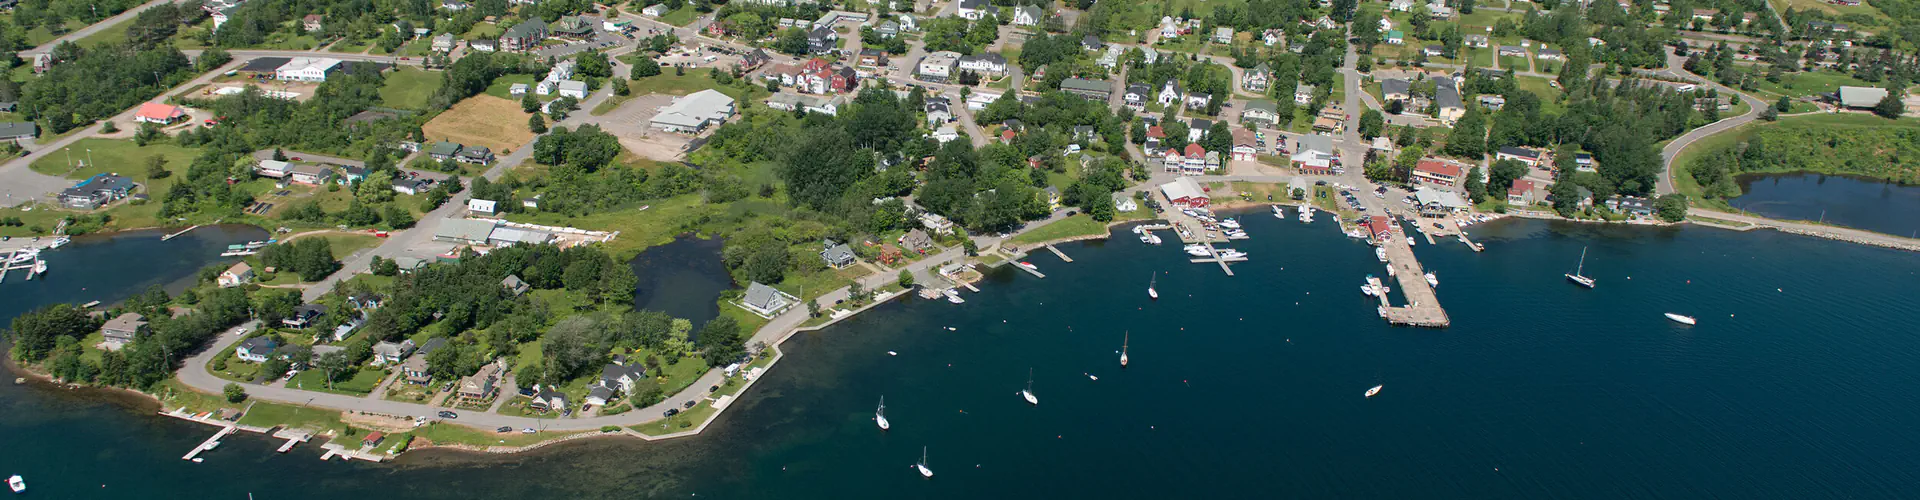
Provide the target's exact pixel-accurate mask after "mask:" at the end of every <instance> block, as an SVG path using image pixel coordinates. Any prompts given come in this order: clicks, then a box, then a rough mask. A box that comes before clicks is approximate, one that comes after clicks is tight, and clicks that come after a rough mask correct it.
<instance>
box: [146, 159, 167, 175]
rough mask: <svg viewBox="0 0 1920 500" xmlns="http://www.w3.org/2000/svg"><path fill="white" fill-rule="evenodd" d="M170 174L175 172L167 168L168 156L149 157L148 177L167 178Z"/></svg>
mask: <svg viewBox="0 0 1920 500" xmlns="http://www.w3.org/2000/svg"><path fill="white" fill-rule="evenodd" d="M169 175H173V172H171V171H168V170H167V157H165V156H160V155H153V156H149V157H147V177H148V178H151V179H165V178H167V176H169Z"/></svg>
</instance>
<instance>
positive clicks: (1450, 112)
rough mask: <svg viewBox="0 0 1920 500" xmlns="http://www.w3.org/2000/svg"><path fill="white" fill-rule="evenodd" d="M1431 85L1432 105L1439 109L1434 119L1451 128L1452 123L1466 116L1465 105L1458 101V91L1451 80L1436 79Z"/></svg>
mask: <svg viewBox="0 0 1920 500" xmlns="http://www.w3.org/2000/svg"><path fill="white" fill-rule="evenodd" d="M1433 83H1434V92H1433V93H1434V96H1433V101H1434V105H1436V106H1438V107H1439V113H1438V114H1437V115H1435V116H1434V118H1439V119H1440V123H1441V124H1444V125H1446V126H1449V127H1451V126H1453V123H1454V122H1457V121H1460V117H1462V116H1466V114H1467V107H1466V105H1465V104H1463V103H1462V102H1461V101H1460V89H1459V87H1456V86H1455V84H1454V82H1453V79H1452V78H1438V79H1435V80H1434V81H1433Z"/></svg>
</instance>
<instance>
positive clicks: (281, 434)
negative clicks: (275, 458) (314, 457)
mask: <svg viewBox="0 0 1920 500" xmlns="http://www.w3.org/2000/svg"><path fill="white" fill-rule="evenodd" d="M273 437H276V438H280V439H285V440H287V442H286V443H285V444H282V445H280V449H278V450H274V451H277V452H280V453H286V452H287V450H291V449H293V446H294V445H297V444H300V443H305V442H307V441H308V440H310V439H313V434H309V433H307V432H306V431H297V430H293V429H280V430H278V431H274V433H273Z"/></svg>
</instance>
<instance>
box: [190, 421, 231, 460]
mask: <svg viewBox="0 0 1920 500" xmlns="http://www.w3.org/2000/svg"><path fill="white" fill-rule="evenodd" d="M233 431H234V426H232V425H226V426H221V427H220V432H215V433H213V437H210V438H207V440H206V441H201V442H200V445H199V446H195V447H193V451H189V452H187V455H186V456H183V457H180V459H181V460H193V458H194V457H196V456H199V455H200V452H203V451H207V450H211V449H214V448H215V447H218V446H220V438H223V437H227V435H228V434H233Z"/></svg>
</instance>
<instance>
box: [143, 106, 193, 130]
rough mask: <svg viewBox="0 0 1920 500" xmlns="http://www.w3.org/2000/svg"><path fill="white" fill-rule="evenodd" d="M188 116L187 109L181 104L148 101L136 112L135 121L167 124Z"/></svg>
mask: <svg viewBox="0 0 1920 500" xmlns="http://www.w3.org/2000/svg"><path fill="white" fill-rule="evenodd" d="M186 117H187V110H185V109H181V108H180V107H179V106H173V105H168V104H160V103H157V102H148V103H141V104H140V111H139V112H137V113H134V115H133V121H136V122H141V123H158V124H161V125H166V124H170V123H173V122H177V121H180V120H182V119H185V118H186Z"/></svg>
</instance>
